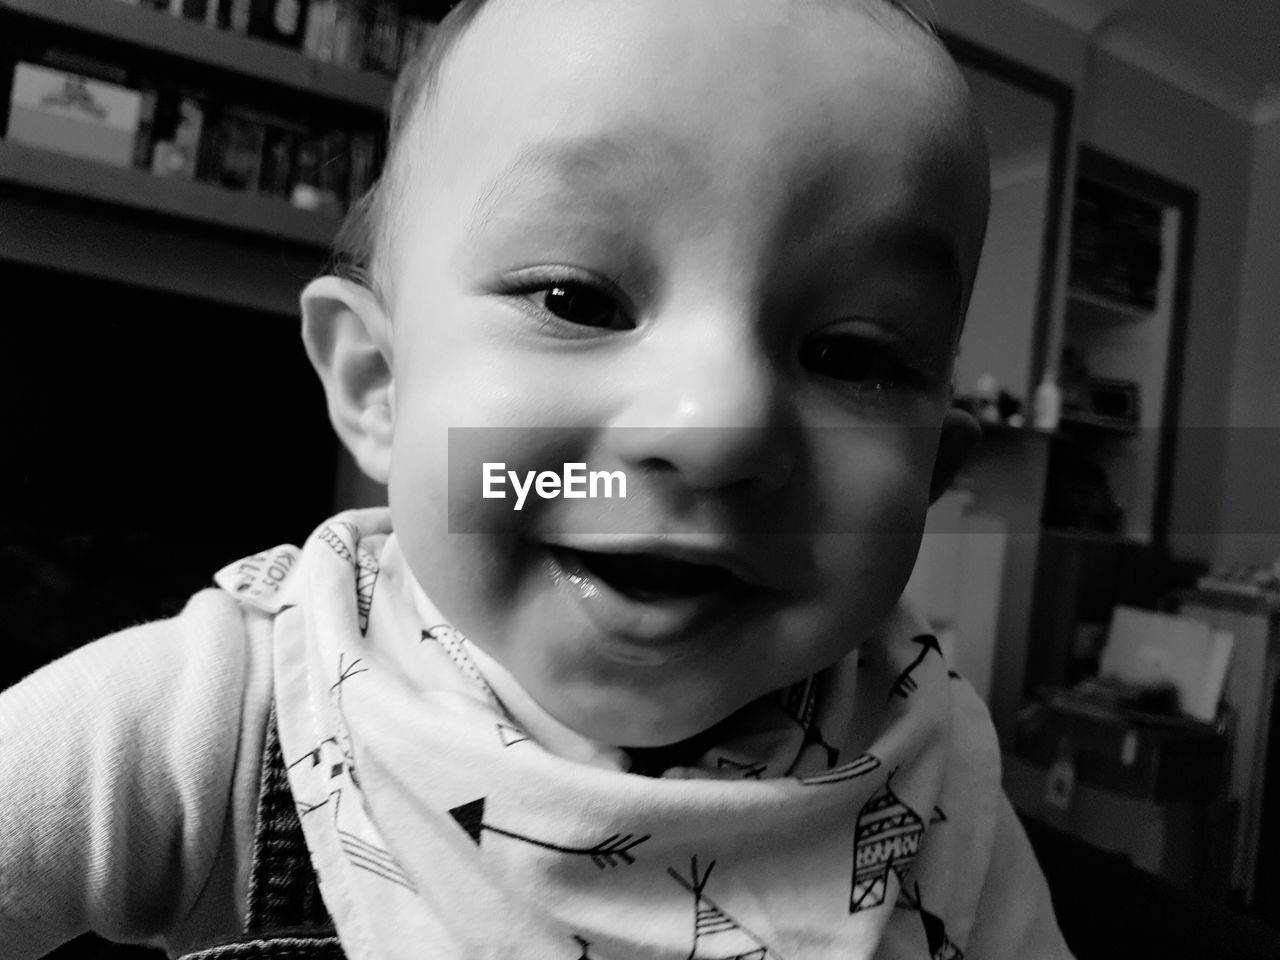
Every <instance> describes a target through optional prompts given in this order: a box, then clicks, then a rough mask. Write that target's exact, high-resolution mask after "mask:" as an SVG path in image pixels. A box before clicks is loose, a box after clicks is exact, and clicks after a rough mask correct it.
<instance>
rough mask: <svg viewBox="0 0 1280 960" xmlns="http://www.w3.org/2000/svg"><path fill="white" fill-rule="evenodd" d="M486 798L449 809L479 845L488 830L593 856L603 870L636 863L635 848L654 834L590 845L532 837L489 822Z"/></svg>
mask: <svg viewBox="0 0 1280 960" xmlns="http://www.w3.org/2000/svg"><path fill="white" fill-rule="evenodd" d="M485 799H486V798H485V797H480V798H479V799H476V800H472V801H471V802H470V803H464V804H462V805H460V806H457V807H454V808H453V809H451V810H450V811H449V815H450V816H452V817H453V819H454V820H456V821H457V822H458V826H460V827H462V829H463V830H465V831H466V832H467V836H469V837H470V838H471V840H472V842H474V843H475V845H476V846H477V847H478V846H480V836H481V834H483V833H484V832H485V831H486V830H487V831H489V832H490V833H496V834H498V836H501V837H507V838H509V839H511V840H519V841H520V842H521V843H528V844H532V845H533V846H535V847H542V848H543V849H544V850H554V851H556V852H557V853H565V854H569V855H570V856H581V857H590V858H591V862H592V863H594V864H595V865H596V867H598V868H599V869H601V870H603V869H604V868H605V867H616V866H618V865H619V864H626V865H628V866H629V865H631V864H633V863H635V862H636V858H635V856H634V855H633V854H632V853H631V851H632V850H634V849H635V848H636V847H638V846H640V844H642V843H644V842H645V841H646V840H648V839H649V837H650V834H647V833H646V834H644V835H643V836H640V837H637V836H636V835H635V834H634V833H627V834H620V833H615V834H613V835H612V836H609V837H605V839H603V840H601V841H600V842H599V843H597V844H595V845H594V846H590V847H570V846H566V845H564V844H559V843H552V842H551V841H549V840H539V839H538V838H537V837H529V836H526V835H524V834H523V833H516V832H515V831H513V830H504V829H503V828H502V827H497V826H494V825H493V824H491V823H485V822H484V806H485Z"/></svg>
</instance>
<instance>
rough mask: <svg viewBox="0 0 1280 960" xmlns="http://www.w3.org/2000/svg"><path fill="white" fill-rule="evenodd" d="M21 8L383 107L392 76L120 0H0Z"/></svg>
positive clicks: (2, 7) (330, 96)
mask: <svg viewBox="0 0 1280 960" xmlns="http://www.w3.org/2000/svg"><path fill="white" fill-rule="evenodd" d="M0 11H7V12H12V13H17V14H22V15H24V16H27V17H31V18H33V19H36V20H41V21H44V22H46V23H52V24H57V25H59V26H64V27H70V28H73V29H75V30H80V31H83V32H86V33H92V34H96V35H98V36H101V37H107V38H110V39H112V40H117V41H120V42H122V43H127V44H131V45H133V46H136V47H142V48H144V49H147V50H154V51H158V52H161V53H165V54H169V55H172V56H174V57H180V58H182V59H185V60H191V61H195V62H197V63H202V64H205V65H207V66H211V67H216V68H218V69H221V70H226V71H228V72H230V73H235V74H239V75H241V76H246V77H253V78H255V79H259V80H264V81H266V82H268V83H271V84H275V85H279V86H285V87H289V88H291V89H293V90H297V91H301V92H303V93H307V94H312V95H315V96H319V97H323V98H324V99H327V100H331V101H336V102H339V103H343V104H347V105H349V106H354V107H360V108H363V109H367V110H370V111H376V112H378V113H381V112H383V111H385V110H386V109H387V107H388V104H389V103H390V101H391V86H392V84H391V80H390V79H389V78H388V77H384V76H381V75H379V74H375V73H359V72H356V71H354V70H347V69H345V68H342V67H335V66H333V65H332V64H327V63H321V62H319V61H317V60H312V59H310V58H309V57H305V56H303V55H302V54H300V53H297V52H294V51H292V50H289V49H286V48H285V47H281V46H277V45H275V44H271V43H267V42H266V41H263V40H258V39H256V38H254V37H245V36H243V35H241V34H239V33H234V32H232V31H229V30H216V29H212V28H210V27H206V26H205V25H204V24H201V23H197V22H195V21H194V20H188V19H185V18H183V17H175V16H172V15H170V14H168V13H163V12H160V11H156V10H148V9H145V8H142V7H135V6H130V5H129V4H126V3H121V2H119V0H0Z"/></svg>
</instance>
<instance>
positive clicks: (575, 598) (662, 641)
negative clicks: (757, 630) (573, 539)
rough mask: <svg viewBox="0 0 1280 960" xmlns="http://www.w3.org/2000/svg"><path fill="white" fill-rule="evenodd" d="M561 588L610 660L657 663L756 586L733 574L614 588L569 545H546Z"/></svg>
mask: <svg viewBox="0 0 1280 960" xmlns="http://www.w3.org/2000/svg"><path fill="white" fill-rule="evenodd" d="M547 555H548V557H549V563H550V566H551V571H552V576H553V577H554V579H555V580H556V582H557V585H558V586H559V587H560V589H561V592H562V594H563V595H564V596H566V597H567V598H568V599H569V601H570V602H571V603H572V604H574V606H576V607H577V608H578V609H579V611H580V612H581V613H582V614H583V615H585V617H586V618H587V620H588V621H589V623H590V624H591V626H592V627H594V628H595V630H596V631H597V633H598V642H597V649H599V651H600V652H601V653H602V654H604V655H605V656H607V657H609V658H610V659H614V660H620V661H623V662H626V663H630V664H637V665H654V666H656V665H660V664H666V663H671V662H672V661H673V660H675V659H682V658H683V657H684V656H686V655H688V654H689V653H691V652H692V651H693V649H694V648H695V647H696V645H697V641H698V638H699V636H701V635H702V634H703V633H704V629H703V628H705V627H707V626H709V625H710V624H711V623H714V622H715V621H716V620H720V619H724V618H727V617H730V616H734V615H740V614H741V613H742V612H743V610H744V608H745V607H746V606H748V605H749V604H750V603H751V600H752V598H753V595H754V594H756V593H757V592H758V591H756V590H753V589H752V588H750V587H749V586H748V585H747V584H745V583H743V582H742V581H741V580H738V579H736V578H733V577H726V578H723V582H722V583H718V584H717V585H715V586H711V585H710V584H708V587H709V588H708V589H706V590H695V591H694V592H686V593H676V592H671V591H662V590H650V591H644V590H635V589H626V590H625V591H624V590H623V589H619V588H618V586H616V585H614V584H612V583H610V582H609V580H607V579H605V577H603V576H601V575H599V574H598V573H596V572H594V571H593V570H592V566H591V564H590V563H589V562H587V560H586V558H585V557H584V556H583V555H582V554H579V553H578V552H576V551H573V550H566V549H563V548H549V549H548V550H547Z"/></svg>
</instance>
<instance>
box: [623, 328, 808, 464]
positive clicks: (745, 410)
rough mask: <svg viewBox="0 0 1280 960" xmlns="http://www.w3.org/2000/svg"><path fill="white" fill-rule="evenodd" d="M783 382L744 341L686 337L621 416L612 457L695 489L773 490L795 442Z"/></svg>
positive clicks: (658, 361)
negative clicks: (740, 486)
mask: <svg viewBox="0 0 1280 960" xmlns="http://www.w3.org/2000/svg"><path fill="white" fill-rule="evenodd" d="M791 419H792V418H791V416H790V412H789V404H788V398H787V387H786V384H785V383H784V378H783V376H782V375H781V374H780V373H779V372H778V371H777V370H776V369H775V366H774V364H772V363H771V362H770V361H769V359H768V358H767V357H765V356H764V355H763V351H762V350H760V349H759V348H758V347H757V346H756V345H755V344H753V343H752V342H750V341H748V340H747V339H746V338H744V337H728V336H714V335H712V336H706V337H696V336H690V337H684V338H681V339H680V340H679V342H678V344H673V345H672V349H671V350H669V351H665V352H664V355H663V356H661V357H654V358H652V361H651V363H650V365H649V367H648V375H647V376H645V377H644V378H643V382H642V383H641V384H639V385H638V388H637V390H636V391H635V393H634V395H633V397H632V399H631V402H630V404H629V405H628V408H627V410H626V412H625V414H624V415H623V416H622V417H619V418H618V419H616V420H615V421H614V423H613V425H612V426H613V430H612V431H611V432H612V433H613V441H614V450H615V453H617V454H618V455H620V456H621V457H622V458H623V459H624V460H626V461H628V462H629V463H631V464H632V465H634V466H638V467H643V468H646V469H659V470H666V471H674V472H675V473H677V474H679V476H680V479H681V480H682V481H683V482H684V483H686V484H688V485H689V486H692V487H695V488H704V489H709V488H714V487H723V486H728V485H731V484H740V483H743V482H748V483H751V484H753V485H755V486H758V487H761V488H763V489H776V488H777V487H779V486H781V485H782V484H783V483H785V482H786V480H787V478H788V477H789V476H790V475H791V472H792V469H793V466H794V462H795V453H794V447H793V444H794V442H795V441H796V439H797V435H796V429H795V425H794V423H792V422H791Z"/></svg>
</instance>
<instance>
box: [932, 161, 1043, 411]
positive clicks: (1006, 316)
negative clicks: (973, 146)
mask: <svg viewBox="0 0 1280 960" xmlns="http://www.w3.org/2000/svg"><path fill="white" fill-rule="evenodd" d="M1047 173H1048V167H1047V162H1046V163H1045V164H1042V165H1040V166H1039V167H1035V168H1032V169H1031V170H1029V171H1028V175H1024V176H1012V177H1009V176H1006V177H1005V178H1003V179H1001V178H999V177H997V178H993V182H992V185H991V225H990V228H989V229H988V232H987V244H986V247H985V248H984V249H983V251H982V263H981V266H980V267H979V270H978V276H977V278H976V280H975V282H974V286H973V297H972V299H971V300H970V301H969V315H968V319H967V320H966V322H965V330H964V337H963V338H962V339H961V342H960V355H959V357H957V358H956V369H955V383H956V388H957V389H958V390H960V391H961V392H962V393H971V392H973V388H974V384H975V382H976V381H977V379H978V377H979V376H981V375H982V374H984V373H990V374H991V375H993V376H994V377H995V378H996V380H997V382H999V383H1000V385H1001V386H1003V387H1005V388H1006V389H1007V390H1009V391H1010V392H1011V393H1013V394H1014V395H1015V396H1019V397H1023V398H1024V399H1025V398H1027V397H1028V395H1029V391H1028V382H1027V380H1028V371H1029V370H1030V368H1031V348H1032V335H1033V333H1034V329H1033V324H1032V318H1034V317H1035V315H1036V307H1037V300H1038V298H1039V294H1040V260H1041V256H1040V250H1041V244H1042V243H1043V242H1044V230H1045V196H1046V194H1047V192H1048V189H1049V188H1048V185H1047V183H1046V182H1045V177H1046V174H1047ZM1011 330H1018V334H1017V335H1016V336H1015V335H1011Z"/></svg>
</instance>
